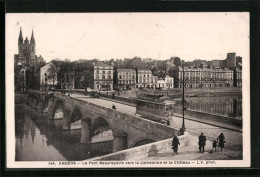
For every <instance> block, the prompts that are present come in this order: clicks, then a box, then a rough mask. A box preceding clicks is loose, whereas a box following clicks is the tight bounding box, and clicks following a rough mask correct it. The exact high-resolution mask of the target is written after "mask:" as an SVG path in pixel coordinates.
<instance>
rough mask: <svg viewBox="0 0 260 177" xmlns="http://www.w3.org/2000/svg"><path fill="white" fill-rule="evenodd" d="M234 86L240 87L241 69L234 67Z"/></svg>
mask: <svg viewBox="0 0 260 177" xmlns="http://www.w3.org/2000/svg"><path fill="white" fill-rule="evenodd" d="M234 75H235V76H234V86H235V87H242V69H240V68H235V69H234Z"/></svg>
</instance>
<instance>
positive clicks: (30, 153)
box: [15, 105, 113, 161]
mask: <svg viewBox="0 0 260 177" xmlns="http://www.w3.org/2000/svg"><path fill="white" fill-rule="evenodd" d="M80 134H81V133H80V130H62V119H61V120H51V119H49V117H48V114H46V113H45V114H42V113H38V112H37V111H36V110H34V109H31V108H30V107H28V106H26V105H16V106H15V139H16V148H15V160H16V161H63V160H66V161H67V160H68V161H72V160H73V161H74V160H75V161H79V160H85V159H88V158H92V157H96V156H101V155H105V154H109V153H111V152H112V149H113V148H112V147H113V145H112V144H113V143H112V141H106V142H102V143H93V144H82V143H80Z"/></svg>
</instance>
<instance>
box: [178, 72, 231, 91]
mask: <svg viewBox="0 0 260 177" xmlns="http://www.w3.org/2000/svg"><path fill="white" fill-rule="evenodd" d="M174 76H175V77H174V87H175V88H182V85H183V83H182V82H183V68H182V67H177V68H175V72H174ZM233 78H234V75H233V70H229V69H208V68H204V69H202V68H188V67H184V79H185V88H202V87H233V83H234V81H233Z"/></svg>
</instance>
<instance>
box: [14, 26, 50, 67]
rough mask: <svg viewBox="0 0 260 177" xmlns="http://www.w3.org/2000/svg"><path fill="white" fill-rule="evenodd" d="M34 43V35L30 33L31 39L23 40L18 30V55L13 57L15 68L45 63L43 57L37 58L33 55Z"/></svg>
mask: <svg viewBox="0 0 260 177" xmlns="http://www.w3.org/2000/svg"><path fill="white" fill-rule="evenodd" d="M35 49H36V42H35V38H34V34H33V31H32V35H31V39H30V41H29V39H28V38H27V37H26V38H25V40H23V34H22V29H20V34H19V38H18V54H15V55H14V61H15V62H14V63H15V65H17V66H22V67H25V66H27V67H28V66H37V65H39V64H42V63H45V61H44V59H43V57H42V56H41V55H40V56H39V57H38V56H37V55H36V53H35Z"/></svg>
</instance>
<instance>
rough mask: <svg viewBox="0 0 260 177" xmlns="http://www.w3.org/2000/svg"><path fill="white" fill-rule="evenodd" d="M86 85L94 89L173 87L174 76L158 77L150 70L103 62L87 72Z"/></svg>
mask: <svg viewBox="0 0 260 177" xmlns="http://www.w3.org/2000/svg"><path fill="white" fill-rule="evenodd" d="M86 77H87V87H90V88H91V89H96V90H128V89H132V88H154V89H155V88H174V78H172V77H170V76H166V77H165V78H161V79H159V78H158V76H153V75H152V72H151V70H138V69H117V68H114V67H113V66H112V65H108V64H105V63H103V62H97V63H95V64H94V66H93V67H92V69H91V70H88V72H87V76H86Z"/></svg>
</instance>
